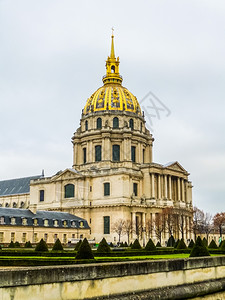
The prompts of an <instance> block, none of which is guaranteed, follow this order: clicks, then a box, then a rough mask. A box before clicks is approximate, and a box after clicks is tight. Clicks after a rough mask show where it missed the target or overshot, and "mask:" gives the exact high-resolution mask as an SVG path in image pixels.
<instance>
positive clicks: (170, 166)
mask: <svg viewBox="0 0 225 300" xmlns="http://www.w3.org/2000/svg"><path fill="white" fill-rule="evenodd" d="M163 168H168V169H172V170H175V171H180V172H185V173H188V172H187V171H186V170H185V169H184V168H183V167H182V166H181V164H179V162H178V161H174V162H170V163H168V164H166V165H164V166H163Z"/></svg>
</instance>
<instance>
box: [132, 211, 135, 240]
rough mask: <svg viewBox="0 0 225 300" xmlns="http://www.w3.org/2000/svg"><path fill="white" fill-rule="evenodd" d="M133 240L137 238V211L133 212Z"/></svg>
mask: <svg viewBox="0 0 225 300" xmlns="http://www.w3.org/2000/svg"><path fill="white" fill-rule="evenodd" d="M131 214H132V217H131V218H132V229H133V230H132V240H133V241H134V240H135V239H136V213H135V212H132V213H131Z"/></svg>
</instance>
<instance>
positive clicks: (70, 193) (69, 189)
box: [64, 184, 74, 198]
mask: <svg viewBox="0 0 225 300" xmlns="http://www.w3.org/2000/svg"><path fill="white" fill-rule="evenodd" d="M64 191H65V196H64V197H65V198H73V197H74V185H73V184H67V185H65V187H64Z"/></svg>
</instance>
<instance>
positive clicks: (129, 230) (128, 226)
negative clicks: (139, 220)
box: [122, 220, 133, 245]
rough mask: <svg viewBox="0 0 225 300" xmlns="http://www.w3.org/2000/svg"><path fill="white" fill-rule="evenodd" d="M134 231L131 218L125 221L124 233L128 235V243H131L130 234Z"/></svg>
mask: <svg viewBox="0 0 225 300" xmlns="http://www.w3.org/2000/svg"><path fill="white" fill-rule="evenodd" d="M132 232H133V226H132V222H131V220H126V221H124V224H123V231H122V233H123V234H124V235H126V236H127V243H128V245H130V236H131V234H132Z"/></svg>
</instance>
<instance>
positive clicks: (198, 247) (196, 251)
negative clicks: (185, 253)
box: [190, 236, 210, 257]
mask: <svg viewBox="0 0 225 300" xmlns="http://www.w3.org/2000/svg"><path fill="white" fill-rule="evenodd" d="M199 256H210V254H209V251H208V249H207V248H206V246H205V245H204V244H203V242H202V240H201V238H200V236H198V238H197V240H196V243H195V245H194V247H193V248H192V250H191V253H190V257H199Z"/></svg>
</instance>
